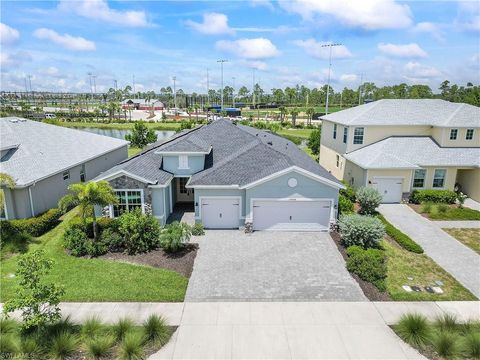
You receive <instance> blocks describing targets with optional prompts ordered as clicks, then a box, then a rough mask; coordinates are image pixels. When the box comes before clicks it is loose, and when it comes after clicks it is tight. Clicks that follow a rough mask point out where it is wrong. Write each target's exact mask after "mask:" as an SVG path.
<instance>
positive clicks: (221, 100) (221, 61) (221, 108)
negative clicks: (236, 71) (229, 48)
mask: <svg viewBox="0 0 480 360" xmlns="http://www.w3.org/2000/svg"><path fill="white" fill-rule="evenodd" d="M227 61H228V60H225V59H221V60H217V62H218V63H220V68H221V74H222V89H221V91H220V102H221V105H220V110H221V111H223V63H225V62H227Z"/></svg>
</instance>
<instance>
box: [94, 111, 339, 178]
mask: <svg viewBox="0 0 480 360" xmlns="http://www.w3.org/2000/svg"><path fill="white" fill-rule="evenodd" d="M192 144H193V146H192ZM199 149H201V150H206V149H211V150H209V151H210V152H209V153H208V155H206V157H205V170H202V171H200V172H198V173H196V174H194V175H192V177H191V179H190V182H189V185H190V186H205V185H206V186H226V185H227V186H228V185H238V186H244V185H247V184H250V183H252V182H255V181H257V180H259V179H262V178H264V177H267V176H269V175H273V174H275V173H278V172H280V171H282V170H286V169H289V168H293V167H296V168H300V169H303V170H305V171H307V172H309V173H312V174H314V175H315V176H319V177H322V178H324V179H326V180H327V181H330V182H332V183H334V184H338V185H341V183H340V182H339V181H338V180H337V179H335V177H333V176H332V175H331V174H330V173H329V172H328V171H327V170H325V169H324V168H323V167H321V166H320V165H319V164H318V163H316V162H315V161H313V160H312V159H311V158H310V157H309V156H308V155H307V154H306V153H305V152H304V151H302V150H300V149H299V148H298V147H297V146H296V145H295V144H293V143H292V142H291V141H289V140H287V139H285V138H283V137H280V136H277V135H274V134H272V133H269V132H267V131H262V130H259V129H255V128H251V127H248V126H243V125H235V124H233V123H232V122H231V121H229V120H224V119H219V120H216V121H214V122H212V123H210V124H208V125H203V126H201V127H198V128H196V129H193V130H190V131H186V132H184V133H180V134H176V135H175V137H174V138H173V139H169V140H167V141H164V142H159V143H156V144H154V145H152V146H151V147H150V148H149V149H147V150H146V151H144V152H143V153H142V154H139V155H137V156H135V157H134V158H131V159H129V160H125V161H124V162H122V163H121V164H119V165H117V166H115V167H114V168H112V169H110V170H109V171H108V172H105V173H103V174H101V175H100V176H99V177H98V178H97V179H103V178H108V177H109V176H114V175H115V174H121V173H128V174H127V175H133V176H137V177H139V178H143V179H148V181H149V182H150V183H152V184H165V183H166V182H168V181H169V180H170V178H171V176H172V175H171V174H170V173H167V172H165V171H164V170H162V168H161V167H160V166H158V167H157V168H156V169H155V170H154V174H153V173H148V171H149V170H147V169H143V165H142V162H143V161H147V160H145V159H144V158H149V159H153V158H156V159H157V160H156V161H157V164H159V163H160V162H161V159H162V155H161V154H165V153H167V152H180V151H188V150H190V151H191V152H198V151H199ZM149 161H153V160H149ZM167 174H168V175H167Z"/></svg>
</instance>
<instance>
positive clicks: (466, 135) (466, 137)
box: [465, 129, 475, 140]
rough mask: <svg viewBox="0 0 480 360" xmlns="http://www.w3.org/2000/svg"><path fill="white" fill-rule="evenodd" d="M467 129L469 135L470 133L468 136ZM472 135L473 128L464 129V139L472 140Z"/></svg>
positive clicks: (473, 133)
mask: <svg viewBox="0 0 480 360" xmlns="http://www.w3.org/2000/svg"><path fill="white" fill-rule="evenodd" d="M469 131H470V135H471V137H470V138H469V137H468V134H469ZM474 136H475V129H467V130H466V131H465V140H473V137H474Z"/></svg>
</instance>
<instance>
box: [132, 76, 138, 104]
mask: <svg viewBox="0 0 480 360" xmlns="http://www.w3.org/2000/svg"><path fill="white" fill-rule="evenodd" d="M132 84H133V97H134V98H135V99H136V96H137V95H136V92H135V74H133V75H132Z"/></svg>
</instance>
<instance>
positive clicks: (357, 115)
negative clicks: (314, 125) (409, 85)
mask: <svg viewBox="0 0 480 360" xmlns="http://www.w3.org/2000/svg"><path fill="white" fill-rule="evenodd" d="M321 119H323V120H328V121H333V122H336V123H339V124H343V125H355V126H357V125H364V126H369V125H388V126H400V125H427V126H428V125H430V126H438V127H455V126H458V127H480V108H479V107H477V106H473V105H469V104H463V103H452V102H449V101H445V100H440V99H383V100H377V101H373V102H371V103H368V104H364V105H359V106H355V107H353V108H350V109H345V110H342V111H338V112H335V113H331V114H328V115H325V116H322V117H321Z"/></svg>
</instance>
